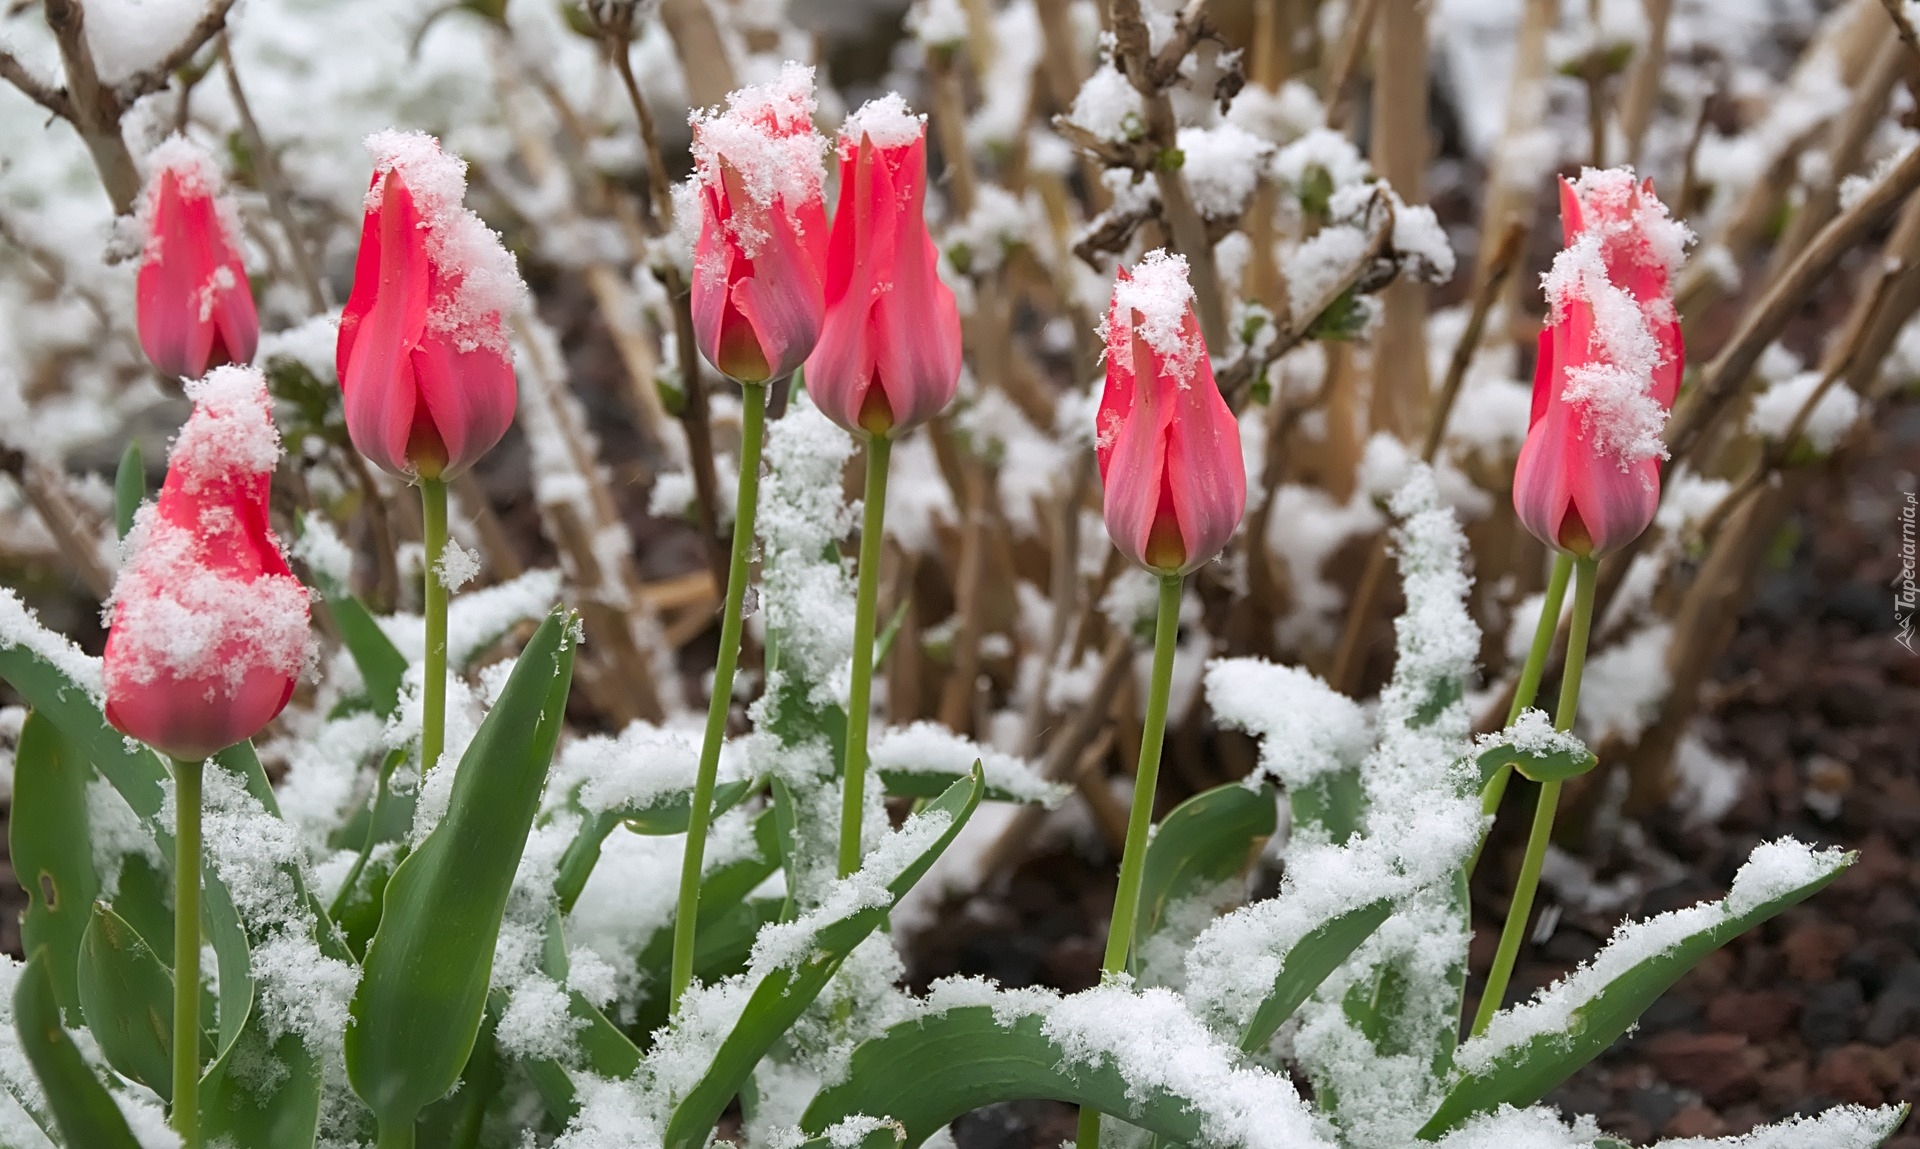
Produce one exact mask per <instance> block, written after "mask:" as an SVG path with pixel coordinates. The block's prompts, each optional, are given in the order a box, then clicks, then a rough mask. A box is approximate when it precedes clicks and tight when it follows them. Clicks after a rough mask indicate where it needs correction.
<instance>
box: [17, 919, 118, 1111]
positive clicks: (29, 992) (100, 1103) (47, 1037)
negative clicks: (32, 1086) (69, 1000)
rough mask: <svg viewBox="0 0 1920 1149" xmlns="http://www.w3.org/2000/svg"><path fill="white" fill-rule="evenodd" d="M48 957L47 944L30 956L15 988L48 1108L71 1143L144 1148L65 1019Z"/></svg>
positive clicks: (24, 1043)
mask: <svg viewBox="0 0 1920 1149" xmlns="http://www.w3.org/2000/svg"><path fill="white" fill-rule="evenodd" d="M48 961H49V956H48V954H47V951H46V950H44V949H41V950H37V951H35V952H34V953H33V954H32V955H30V956H29V957H28V960H27V967H26V969H24V970H22V971H21V973H20V981H19V984H18V985H16V986H15V987H14V990H13V1020H14V1024H15V1025H16V1026H17V1027H18V1028H19V1031H20V1045H21V1048H22V1049H23V1050H24V1051H25V1053H26V1055H27V1061H28V1062H29V1063H30V1064H32V1066H33V1072H34V1076H35V1077H36V1078H38V1079H39V1082H40V1087H41V1088H42V1089H43V1090H45V1091H46V1095H47V1108H48V1109H50V1110H52V1111H53V1119H54V1122H55V1123H56V1124H57V1125H59V1127H60V1132H61V1135H62V1136H63V1137H64V1138H65V1140H66V1143H67V1144H68V1145H70V1146H79V1145H85V1146H86V1147H87V1149H140V1143H139V1142H138V1141H135V1140H134V1139H133V1133H132V1132H131V1131H129V1130H128V1129H127V1119H126V1118H125V1117H123V1116H121V1114H120V1108H119V1106H117V1105H115V1104H114V1103H113V1098H112V1097H111V1096H110V1095H109V1094H108V1093H107V1087H106V1086H104V1085H102V1084H101V1083H100V1078H99V1076H98V1075H96V1074H95V1072H94V1069H93V1067H92V1066H91V1065H88V1064H87V1062H86V1059H85V1058H84V1057H82V1056H81V1055H80V1050H79V1049H78V1048H77V1047H76V1046H75V1045H74V1043H73V1035H72V1034H69V1033H68V1032H67V1030H66V1027H65V1026H64V1025H62V1024H61V1022H60V1003H59V1002H58V1001H56V1000H55V999H54V996H53V975H52V974H51V972H50V971H49V970H48V969H47V963H48Z"/></svg>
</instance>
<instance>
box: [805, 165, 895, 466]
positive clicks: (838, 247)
mask: <svg viewBox="0 0 1920 1149" xmlns="http://www.w3.org/2000/svg"><path fill="white" fill-rule="evenodd" d="M876 166H878V165H877V163H876V158H875V156H874V154H873V149H872V148H871V147H870V146H867V145H862V146H860V147H858V148H855V149H854V150H853V154H851V155H847V154H845V153H844V152H843V154H842V156H841V160H840V195H839V200H838V203H837V205H836V207H835V210H834V227H833V236H832V239H831V240H830V241H829V243H828V247H827V280H828V283H829V284H830V285H831V290H832V292H833V294H831V295H830V296H829V295H827V294H823V296H822V298H823V300H825V303H824V306H825V317H824V319H823V321H822V322H821V325H820V339H819V342H818V343H816V344H815V345H814V348H813V351H812V353H811V354H809V355H808V356H807V394H808V395H809V396H810V397H812V399H813V403H814V406H816V407H818V408H819V409H820V412H821V413H822V414H824V415H825V416H826V417H827V418H829V419H832V420H833V421H834V422H835V423H838V424H839V425H840V426H842V427H845V428H847V429H849V430H852V429H854V428H857V427H859V425H860V409H861V406H862V404H864V403H865V401H866V397H867V388H868V387H870V386H871V385H872V383H873V372H874V348H873V339H872V330H873V327H872V324H873V310H874V305H875V301H876V300H877V299H878V298H879V297H880V295H881V294H882V293H883V291H884V283H883V280H882V278H881V277H882V275H883V274H884V273H885V271H886V269H887V268H888V267H889V266H890V265H891V263H892V259H893V235H892V228H891V227H890V226H887V225H886V223H885V221H884V218H882V219H878V220H877V219H876V218H875V213H874V210H873V208H874V204H873V194H874V192H873V188H874V181H875V179H876V178H877V175H878V173H876V172H875V170H874V169H875V168H876ZM883 227H885V229H886V230H885V234H879V233H878V232H879V230H880V229H881V228H883ZM896 421H897V420H896Z"/></svg>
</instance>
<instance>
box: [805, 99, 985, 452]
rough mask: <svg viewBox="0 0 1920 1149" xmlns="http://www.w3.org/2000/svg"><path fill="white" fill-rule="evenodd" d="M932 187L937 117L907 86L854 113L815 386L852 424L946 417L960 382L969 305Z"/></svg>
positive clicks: (884, 431) (883, 425)
mask: <svg viewBox="0 0 1920 1149" xmlns="http://www.w3.org/2000/svg"><path fill="white" fill-rule="evenodd" d="M926 194H927V141H926V118H925V117H923V116H915V115H913V114H911V113H909V112H908V111H907V105H906V101H904V100H902V99H901V98H900V97H899V96H898V95H888V96H885V97H883V98H881V99H878V100H873V101H870V102H869V103H868V104H867V105H866V106H865V107H863V108H861V109H860V110H859V111H857V112H855V113H854V114H853V115H851V116H849V117H847V122H846V124H845V125H843V126H842V127H841V129H840V203H839V206H838V208H836V209H835V212H834V217H833V237H832V239H831V240H830V241H829V243H828V247H827V295H826V298H827V318H826V324H825V326H824V328H823V329H822V330H821V333H820V344H819V346H817V347H815V348H814V349H813V354H812V355H810V356H808V357H807V394H808V395H810V396H811V397H812V398H813V401H814V404H815V405H816V406H818V407H819V408H820V410H821V412H822V413H823V414H825V415H826V416H827V417H828V418H829V419H832V420H833V421H834V422H836V423H838V424H840V425H841V426H842V427H845V428H846V429H847V430H849V431H853V432H856V433H867V434H874V435H885V436H891V435H898V434H900V433H901V432H903V431H906V430H908V429H909V428H912V427H916V426H918V425H919V424H921V423H924V422H926V421H927V420H928V419H931V418H932V417H933V416H935V415H937V414H939V413H940V410H941V408H943V407H945V406H946V405H947V404H948V403H950V402H952V401H953V392H954V388H955V387H957V386H958V385H959V382H960V309H959V307H958V306H957V305H956V304H955V303H954V299H953V290H952V289H951V288H949V287H948V286H947V285H946V284H944V283H942V282H940V276H939V274H938V272H937V271H936V270H935V268H936V265H937V264H938V262H939V253H938V251H937V250H936V249H935V248H934V246H933V237H932V236H929V235H928V234H927V221H926V215H925V205H926Z"/></svg>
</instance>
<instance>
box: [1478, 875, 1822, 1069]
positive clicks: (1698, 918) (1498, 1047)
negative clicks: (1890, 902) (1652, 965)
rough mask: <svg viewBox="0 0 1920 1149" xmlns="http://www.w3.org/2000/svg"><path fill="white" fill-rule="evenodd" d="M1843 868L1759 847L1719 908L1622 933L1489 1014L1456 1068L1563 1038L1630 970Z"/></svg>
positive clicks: (1657, 919)
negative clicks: (1547, 1037) (1528, 995)
mask: <svg viewBox="0 0 1920 1149" xmlns="http://www.w3.org/2000/svg"><path fill="white" fill-rule="evenodd" d="M1849 861H1851V855H1848V854H1846V853H1843V852H1842V851H1840V850H1838V849H1830V850H1815V849H1814V848H1813V847H1811V846H1807V845H1805V844H1803V843H1801V842H1797V841H1795V840H1794V839H1792V838H1781V839H1779V840H1777V841H1773V842H1763V843H1762V844H1760V845H1758V846H1756V847H1754V850H1753V853H1752V855H1751V856H1750V857H1749V858H1748V859H1747V863H1746V864H1745V865H1743V866H1741V867H1740V871H1739V872H1738V873H1737V874H1735V875H1734V878H1733V888H1732V889H1730V890H1729V891H1728V892H1727V896H1726V898H1725V899H1724V900H1722V901H1718V902H1703V903H1701V904H1699V905H1696V906H1689V907H1687V908H1685V909H1679V910H1670V911H1668V912H1667V913H1664V914H1658V915H1656V916H1654V917H1651V918H1647V919H1645V920H1643V921H1638V922H1628V923H1627V924H1625V925H1622V926H1621V927H1620V928H1619V929H1618V930H1616V931H1615V932H1614V935H1613V938H1612V940H1611V941H1609V942H1608V943H1607V945H1606V947H1605V948H1604V949H1602V950H1601V951H1600V952H1599V953H1598V954H1596V955H1595V956H1594V957H1593V959H1592V960H1591V961H1589V962H1588V963H1587V964H1585V965H1582V966H1581V967H1580V968H1579V969H1577V970H1575V971H1574V972H1573V973H1571V974H1569V975H1568V976H1567V977H1565V978H1563V979H1562V980H1560V981H1558V982H1555V983H1554V984H1553V985H1552V986H1550V987H1548V988H1546V989H1543V990H1541V991H1540V992H1539V993H1538V994H1536V995H1535V996H1534V998H1533V1000H1531V1001H1529V1002H1527V1003H1525V1004H1523V1005H1517V1006H1514V1007H1513V1008H1511V1009H1506V1010H1502V1011H1501V1012H1499V1013H1497V1014H1495V1015H1494V1016H1493V1020H1492V1022H1491V1023H1490V1024H1489V1025H1488V1026H1487V1028H1486V1030H1485V1031H1484V1032H1483V1033H1481V1034H1480V1035H1479V1036H1478V1037H1475V1038H1472V1039H1471V1040H1469V1041H1467V1042H1466V1043H1465V1044H1463V1045H1461V1047H1460V1050H1459V1054H1458V1056H1457V1057H1456V1059H1455V1061H1456V1064H1458V1065H1459V1066H1460V1068H1461V1069H1463V1070H1465V1071H1466V1072H1468V1073H1481V1072H1485V1071H1486V1070H1488V1069H1490V1068H1491V1067H1492V1066H1493V1064H1494V1063H1495V1061H1496V1059H1498V1058H1499V1057H1500V1056H1502V1055H1503V1054H1505V1053H1507V1052H1508V1051H1510V1050H1512V1049H1514V1048H1516V1047H1518V1046H1520V1045H1522V1044H1524V1043H1526V1042H1528V1041H1531V1040H1532V1039H1533V1038H1535V1037H1536V1036H1539V1035H1541V1034H1548V1033H1559V1032H1562V1031H1564V1030H1565V1029H1566V1028H1567V1026H1568V1025H1570V1024H1572V1023H1573V1020H1574V1017H1575V1013H1576V1011H1577V1010H1579V1009H1580V1008H1581V1007H1583V1006H1585V1005H1586V1004H1587V1003H1588V1002H1591V1001H1592V1000H1593V999H1594V998H1595V997H1596V996H1597V995H1598V994H1599V993H1600V992H1601V991H1603V990H1604V989H1606V987H1607V986H1609V985H1611V984H1612V983H1613V982H1614V981H1615V980H1616V979H1618V978H1620V977H1621V976H1623V975H1624V974H1625V973H1626V972H1627V971H1628V970H1630V969H1632V968H1633V967H1634V966H1636V965H1639V964H1640V963H1641V962H1644V961H1648V960H1650V959H1652V958H1655V957H1658V956H1660V955H1661V954H1663V953H1666V952H1667V951H1669V950H1671V949H1672V948H1673V947H1675V946H1677V945H1679V944H1680V943H1681V942H1682V941H1684V940H1685V939H1686V938H1688V937H1690V936H1692V935H1694V934H1697V933H1700V932H1702V931H1704V930H1710V929H1713V928H1715V927H1717V926H1720V925H1724V924H1726V923H1728V922H1731V921H1734V920H1735V919H1737V918H1739V917H1741V916H1743V915H1745V914H1749V913H1752V912H1754V911H1755V910H1757V909H1759V908H1760V907H1761V906H1762V905H1764V904H1766V903H1767V902H1770V901H1774V900H1777V899H1779V898H1781V897H1784V896H1786V895H1787V894H1789V893H1791V892H1792V891H1793V890H1795V889H1798V888H1800V887H1802V886H1805V885H1807V884H1809V883H1811V882H1814V881H1817V880H1818V879H1820V878H1821V877H1823V876H1825V875H1827V874H1830V873H1833V872H1835V871H1836V870H1838V869H1840V868H1841V867H1843V866H1845V865H1847V864H1848V863H1849Z"/></svg>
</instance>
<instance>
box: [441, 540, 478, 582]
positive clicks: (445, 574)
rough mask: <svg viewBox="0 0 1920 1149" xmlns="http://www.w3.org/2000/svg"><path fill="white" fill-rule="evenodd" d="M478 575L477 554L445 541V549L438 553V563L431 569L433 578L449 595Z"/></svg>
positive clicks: (452, 542)
mask: <svg viewBox="0 0 1920 1149" xmlns="http://www.w3.org/2000/svg"><path fill="white" fill-rule="evenodd" d="M479 573H480V555H479V552H477V551H470V550H468V549H467V548H465V547H463V546H461V545H460V544H459V543H457V542H455V541H454V540H452V539H448V540H447V546H446V549H445V550H443V551H441V552H440V561H439V562H438V563H436V564H434V568H433V575H434V577H435V578H436V579H438V580H439V581H440V585H441V586H442V587H445V588H446V590H447V591H448V592H449V593H451V592H453V591H457V590H459V589H460V588H461V587H463V586H466V585H467V584H468V583H470V582H472V581H473V580H474V578H475V576H477V575H478V574H479Z"/></svg>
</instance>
